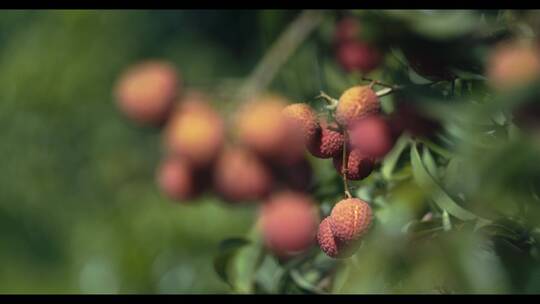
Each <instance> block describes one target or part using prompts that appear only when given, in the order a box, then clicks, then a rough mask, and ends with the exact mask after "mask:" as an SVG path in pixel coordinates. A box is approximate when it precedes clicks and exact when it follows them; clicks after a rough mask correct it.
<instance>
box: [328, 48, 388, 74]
mask: <svg viewBox="0 0 540 304" xmlns="http://www.w3.org/2000/svg"><path fill="white" fill-rule="evenodd" d="M337 58H338V61H339V64H340V65H341V67H342V68H343V69H344V70H345V71H347V72H353V71H360V72H362V73H369V72H371V71H372V70H374V69H375V68H377V67H378V66H379V65H380V64H381V62H382V59H383V57H382V54H381V53H380V51H379V50H378V49H377V48H376V47H374V46H372V45H370V44H368V43H366V42H362V41H349V42H346V43H343V44H341V45H340V46H339V47H338V49H337Z"/></svg>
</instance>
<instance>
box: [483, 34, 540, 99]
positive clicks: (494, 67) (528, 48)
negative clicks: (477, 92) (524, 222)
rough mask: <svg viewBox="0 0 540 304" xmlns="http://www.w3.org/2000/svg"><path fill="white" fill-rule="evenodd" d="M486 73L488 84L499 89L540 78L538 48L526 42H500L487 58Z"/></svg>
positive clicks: (519, 85) (539, 54)
mask: <svg viewBox="0 0 540 304" xmlns="http://www.w3.org/2000/svg"><path fill="white" fill-rule="evenodd" d="M486 73H487V77H488V82H489V83H490V85H491V86H492V87H493V88H495V89H497V90H500V91H505V90H510V89H514V88H518V87H521V86H525V85H528V84H531V83H532V82H534V81H535V80H539V79H540V49H539V47H538V46H537V45H533V44H529V43H526V42H519V41H507V42H503V43H500V44H499V45H497V46H496V47H495V49H494V50H493V51H492V53H491V54H490V56H489V58H488V61H487V66H486Z"/></svg>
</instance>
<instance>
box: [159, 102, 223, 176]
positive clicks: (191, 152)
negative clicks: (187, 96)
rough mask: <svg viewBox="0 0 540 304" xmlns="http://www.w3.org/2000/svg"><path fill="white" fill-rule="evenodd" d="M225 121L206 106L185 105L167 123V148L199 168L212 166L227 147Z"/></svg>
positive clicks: (192, 103)
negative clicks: (224, 144) (225, 142)
mask: <svg viewBox="0 0 540 304" xmlns="http://www.w3.org/2000/svg"><path fill="white" fill-rule="evenodd" d="M224 133H225V131H224V126H223V120H222V118H221V117H220V116H219V114H218V113H216V112H215V111H214V109H212V107H211V106H210V105H208V104H206V103H204V102H195V101H186V102H185V103H184V102H182V104H181V105H180V106H179V107H178V109H177V110H176V111H175V113H174V114H173V115H172V117H171V119H170V121H169V122H168V123H167V126H166V130H165V134H164V136H165V138H164V140H165V147H166V149H167V150H168V151H169V152H170V153H172V154H175V155H178V156H180V157H183V158H185V159H186V160H188V161H189V163H190V164H191V165H192V166H194V167H197V168H201V167H207V166H209V165H210V164H211V163H212V162H213V161H214V160H215V158H216V157H217V155H218V154H219V152H220V151H221V148H222V146H223V143H224V138H225V135H224Z"/></svg>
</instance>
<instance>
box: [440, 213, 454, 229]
mask: <svg viewBox="0 0 540 304" xmlns="http://www.w3.org/2000/svg"><path fill="white" fill-rule="evenodd" d="M442 222H443V227H444V231H450V230H451V229H452V222H451V221H450V216H449V215H448V212H447V211H446V210H444V211H443V215H442Z"/></svg>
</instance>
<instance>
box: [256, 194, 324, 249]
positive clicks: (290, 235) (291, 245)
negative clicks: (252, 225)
mask: <svg viewBox="0 0 540 304" xmlns="http://www.w3.org/2000/svg"><path fill="white" fill-rule="evenodd" d="M318 223H319V215H318V212H317V207H316V205H315V202H314V201H313V200H312V199H311V198H310V197H309V196H307V195H306V194H302V193H299V192H280V193H277V194H274V195H273V196H272V197H271V198H270V199H269V200H268V201H267V202H266V203H265V204H264V205H263V206H262V208H261V212H260V225H261V228H262V235H263V238H264V241H265V244H266V246H267V247H268V248H269V249H270V250H271V251H272V252H274V253H275V254H276V255H278V256H290V255H294V254H298V253H301V252H303V251H305V250H307V249H308V248H309V247H310V246H312V245H313V244H314V242H315V238H316V234H317V225H318Z"/></svg>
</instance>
